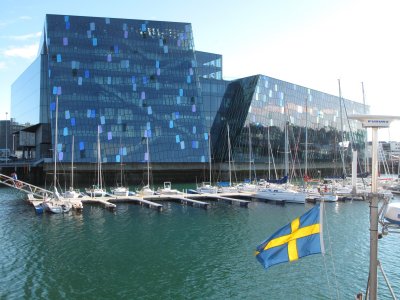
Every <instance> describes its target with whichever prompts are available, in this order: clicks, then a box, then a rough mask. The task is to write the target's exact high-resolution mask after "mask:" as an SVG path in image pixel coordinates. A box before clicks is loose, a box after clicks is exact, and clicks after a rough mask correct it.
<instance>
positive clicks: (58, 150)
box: [57, 144, 62, 152]
mask: <svg viewBox="0 0 400 300" xmlns="http://www.w3.org/2000/svg"><path fill="white" fill-rule="evenodd" d="M61 151H62V144H57V152H61Z"/></svg>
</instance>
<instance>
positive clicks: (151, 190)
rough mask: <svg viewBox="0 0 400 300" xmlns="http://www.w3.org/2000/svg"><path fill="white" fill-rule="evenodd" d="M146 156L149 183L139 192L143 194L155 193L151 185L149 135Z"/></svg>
mask: <svg viewBox="0 0 400 300" xmlns="http://www.w3.org/2000/svg"><path fill="white" fill-rule="evenodd" d="M146 150H147V152H146V156H147V185H145V186H143V187H142V188H141V189H140V190H139V191H138V194H140V195H142V196H151V195H154V190H153V189H152V188H151V187H150V152H149V137H148V136H146Z"/></svg>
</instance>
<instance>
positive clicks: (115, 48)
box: [114, 45, 119, 54]
mask: <svg viewBox="0 0 400 300" xmlns="http://www.w3.org/2000/svg"><path fill="white" fill-rule="evenodd" d="M114 53H115V54H118V53H119V47H118V45H114Z"/></svg>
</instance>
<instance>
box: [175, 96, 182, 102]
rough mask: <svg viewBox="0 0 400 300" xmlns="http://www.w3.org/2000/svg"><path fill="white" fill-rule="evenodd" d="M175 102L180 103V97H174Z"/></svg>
mask: <svg viewBox="0 0 400 300" xmlns="http://www.w3.org/2000/svg"><path fill="white" fill-rule="evenodd" d="M176 104H181V97H179V96H178V97H176Z"/></svg>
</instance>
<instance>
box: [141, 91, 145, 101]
mask: <svg viewBox="0 0 400 300" xmlns="http://www.w3.org/2000/svg"><path fill="white" fill-rule="evenodd" d="M140 99H142V100H144V99H146V93H145V92H141V93H140Z"/></svg>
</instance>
